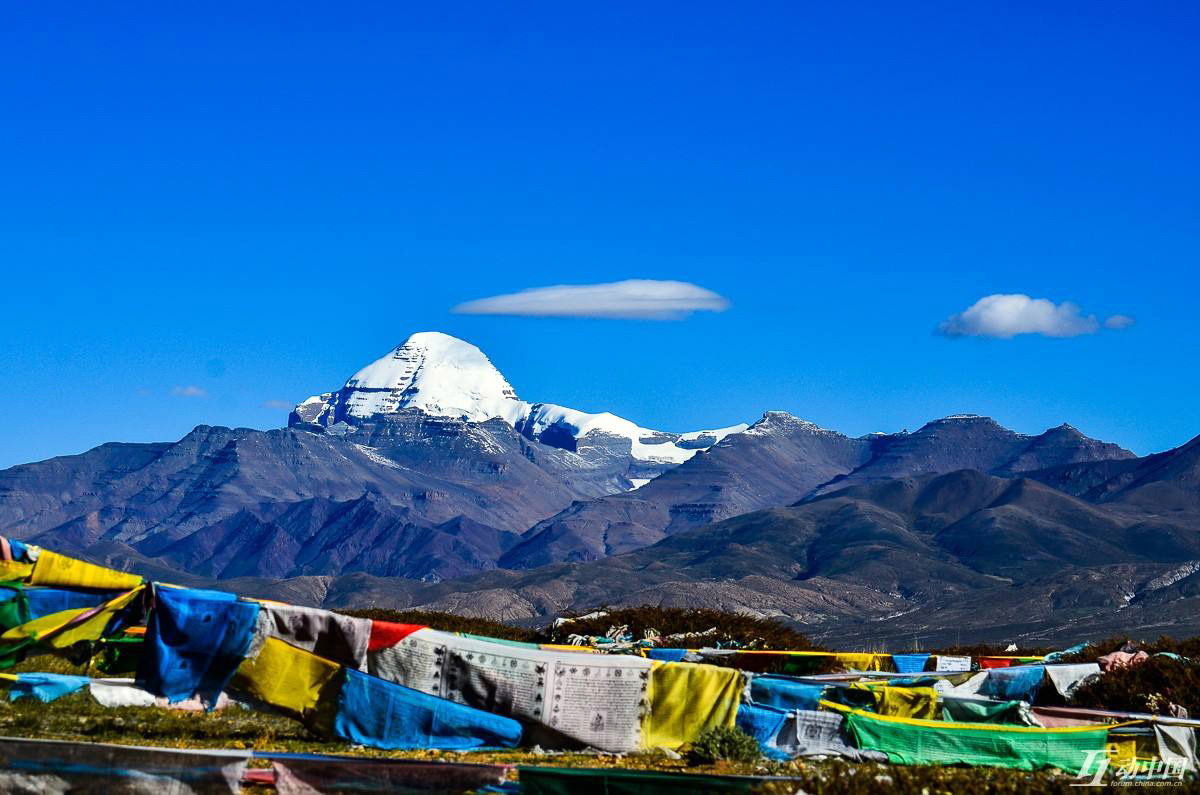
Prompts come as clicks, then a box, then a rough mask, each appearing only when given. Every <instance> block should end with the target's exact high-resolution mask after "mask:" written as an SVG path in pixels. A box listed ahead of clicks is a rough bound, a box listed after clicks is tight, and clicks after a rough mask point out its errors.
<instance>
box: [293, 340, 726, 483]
mask: <svg viewBox="0 0 1200 795" xmlns="http://www.w3.org/2000/svg"><path fill="white" fill-rule="evenodd" d="M405 409H419V410H421V411H422V412H424V413H426V414H429V415H432V416H437V417H453V418H455V419H462V420H465V421H467V422H476V423H477V422H484V421H486V420H489V419H492V418H496V417H498V418H500V419H502V420H504V421H505V422H507V423H508V424H509V425H512V426H513V427H514V428H516V429H518V430H519V431H520V432H521V433H522V434H524V435H525V436H527V437H529V438H531V439H543V440H549V439H552V438H559V439H561V438H563V437H564V436H569V437H571V438H573V439H574V440H580V439H583V438H584V437H587V436H589V435H595V437H594V438H597V437H598V438H603V437H605V436H608V437H616V438H617V439H622V440H628V441H629V445H630V455H631V456H632V457H633V458H635V459H637V460H640V461H645V462H648V463H654V464H682V463H683V462H684V461H687V460H688V459H689V458H691V457H692V456H694V455H695V454H696V453H697V452H699V451H700V450H703V449H707V448H708V447H710V446H712V445H713V444H716V443H717V442H720V441H721V440H723V439H725V438H726V437H728V436H730V435H732V434H736V433H741V432H743V431H745V430H746V429H747V427H748V426H747V425H745V424H740V425H733V426H730V427H727V428H718V429H715V430H704V431H691V432H689V433H684V434H675V433H665V432H663V431H656V430H652V429H650V428H643V427H641V426H639V425H637V424H635V423H633V422H630V421H629V420H627V419H624V418H623V417H618V416H617V415H615V414H612V413H610V412H607V411H606V412H600V413H598V414H590V413H588V412H584V411H578V410H577V409H571V408H567V407H566V406H559V405H556V404H554V403H533V404H530V403H526V402H525V401H523V400H521V399H520V398H518V397H517V393H516V390H514V389H513V387H512V385H511V384H509V383H508V381H507V380H505V378H504V376H503V375H501V374H500V371H499V370H497V369H496V367H495V366H494V365H493V364H492V363H491V361H489V360H488V358H487V356H485V355H484V353H483V351H481V350H479V348H477V347H475V346H474V345H472V344H470V343H469V342H464V341H463V340H460V339H457V338H455V337H452V336H450V335H448V334H442V333H441V332H437V331H423V332H419V333H417V334H413V335H412V336H411V337H409V338H408V339H407V340H405V341H404V343H403V344H402V345H399V346H397V347H396V348H395V349H393V350H392V351H391V352H390V353H388V354H387V355H386V356H383V357H381V358H379V359H377V360H375V361H374V362H372V363H371V364H369V365H367V366H366V367H364V368H362V369H361V370H359V371H358V372H357V373H355V374H354V375H352V376H350V378H349V380H347V381H346V384H345V386H343V387H342V388H341V389H339V390H338V391H337V392H325V393H322V394H320V395H313V396H312V397H310V398H308V399H306V400H305V401H303V402H302V403H300V404H299V405H297V406H296V408H295V410H294V411H293V412H292V421H293V422H301V423H316V424H319V425H325V426H332V425H334V424H336V423H338V422H350V423H351V424H353V422H354V421H355V420H365V419H369V418H371V417H375V416H380V415H387V414H395V413H397V412H400V411H403V410H405ZM548 443H553V442H548Z"/></svg>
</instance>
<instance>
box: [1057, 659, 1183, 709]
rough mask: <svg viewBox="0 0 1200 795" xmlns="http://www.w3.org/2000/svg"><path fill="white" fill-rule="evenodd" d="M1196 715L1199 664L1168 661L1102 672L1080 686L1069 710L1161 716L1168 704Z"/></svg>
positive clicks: (1073, 695)
mask: <svg viewBox="0 0 1200 795" xmlns="http://www.w3.org/2000/svg"><path fill="white" fill-rule="evenodd" d="M1171 703H1175V704H1179V705H1180V706H1182V707H1184V708H1186V709H1187V711H1188V714H1189V715H1197V714H1200V664H1198V663H1196V662H1184V661H1181V660H1174V659H1171V658H1170V657H1151V658H1150V659H1148V660H1146V661H1145V662H1141V663H1138V664H1136V665H1129V666H1124V667H1121V668H1116V669H1113V670H1111V671H1108V672H1106V673H1105V674H1103V675H1102V676H1099V677H1097V678H1096V679H1095V680H1094V681H1091V682H1088V683H1087V684H1084V685H1081V686H1080V687H1079V689H1078V690H1076V691H1075V692H1074V693H1073V694H1072V696H1071V704H1072V706H1077V707H1091V708H1094V709H1111V710H1118V711H1121V712H1153V713H1159V714H1165V713H1166V712H1167V706H1168V704H1171Z"/></svg>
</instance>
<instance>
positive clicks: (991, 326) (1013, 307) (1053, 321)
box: [938, 293, 1133, 339]
mask: <svg viewBox="0 0 1200 795" xmlns="http://www.w3.org/2000/svg"><path fill="white" fill-rule="evenodd" d="M1131 325H1133V318H1131V317H1129V316H1128V315H1113V316H1112V317H1110V318H1108V320H1106V321H1104V326H1105V327H1106V328H1110V329H1123V328H1128V327H1129V326H1131ZM1100 326H1101V324H1100V321H1098V320H1097V319H1096V316H1095V315H1085V314H1083V312H1082V311H1081V310H1080V308H1079V307H1078V306H1077V305H1076V304H1073V303H1071V302H1070V301H1063V302H1062V303H1061V304H1056V303H1054V302H1053V301H1051V300H1049V299H1047V298H1030V297H1029V296H1027V295H1022V294H1020V293H1015V294H1002V293H997V294H995V295H987V296H984V297H983V298H980V299H979V300H978V301H976V302H975V303H974V304H973V305H971V307H969V308H968V309H966V310H964V311H962V312H959V313H958V314H955V315H951V316H950V317H948V318H946V320H945V321H943V322H942V324H941V325H940V326H938V333H939V334H944V335H946V336H948V337H999V338H1001V339H1009V338H1011V337H1015V336H1017V335H1018V334H1041V335H1042V336H1045V337H1078V336H1080V335H1082V334H1095V333H1096V332H1097V331H1099V330H1100Z"/></svg>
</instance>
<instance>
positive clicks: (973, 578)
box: [333, 470, 1200, 642]
mask: <svg viewBox="0 0 1200 795" xmlns="http://www.w3.org/2000/svg"><path fill="white" fill-rule="evenodd" d="M1197 526H1200V514H1195V513H1193V514H1187V515H1183V514H1181V515H1178V516H1175V517H1173V518H1172V519H1170V520H1164V519H1162V518H1155V517H1151V516H1147V515H1144V514H1139V513H1136V512H1132V511H1130V510H1129V509H1128V508H1127V507H1126V506H1115V505H1108V504H1094V503H1090V502H1087V501H1084V500H1081V499H1078V498H1076V497H1072V496H1070V495H1067V494H1064V493H1062V492H1059V491H1056V490H1054V489H1052V488H1049V487H1047V486H1046V485H1044V484H1042V483H1039V482H1036V481H1034V480H1031V479H1027V478H1018V479H1009V478H999V477H995V476H989V475H985V474H983V473H980V472H977V471H973V470H961V471H958V472H952V473H948V474H944V475H925V476H921V477H916V478H900V479H894V480H889V481H881V482H877V483H870V484H865V485H861V486H855V487H851V488H848V489H845V490H843V491H839V492H837V493H834V494H829V495H825V496H821V497H818V498H815V499H810V500H805V501H803V502H801V503H799V504H797V505H794V506H791V507H787V508H771V509H767V510H762V511H754V512H751V513H747V514H743V515H741V516H737V517H735V518H732V519H728V520H726V521H723V522H718V523H715V524H711V525H707V526H704V527H699V528H695V529H691V530H687V531H683V532H680V533H678V534H675V535H673V536H670V537H668V538H665V539H663V540H661V541H659V542H658V543H656V544H654V545H653V546H650V547H646V548H643V549H639V550H635V551H631V552H626V553H624V554H619V555H614V556H611V557H608V558H605V559H602V560H596V561H591V562H587V563H582V564H575V565H562V564H552V565H547V566H542V567H539V568H535V569H531V570H528V571H507V572H506V571H499V570H498V571H494V572H489V573H486V574H481V575H476V576H473V577H471V578H467V579H464V580H461V581H458V582H447V583H441V584H439V585H436V586H417V587H406V588H405V589H404V591H403V595H402V596H397V597H396V598H401V599H403V600H404V602H405V603H406V604H410V605H414V606H417V605H424V606H428V607H437V608H439V609H454V610H458V611H461V612H466V613H471V614H476V615H492V616H493V617H498V616H500V615H503V616H504V617H506V618H508V619H510V620H512V619H531V618H534V617H537V616H546V615H552V614H554V613H558V612H561V611H566V610H583V609H589V608H593V607H595V606H596V605H602V604H608V605H614V606H616V605H632V604H643V603H650V604H664V605H678V604H701V603H702V604H705V605H719V606H721V607H723V608H726V609H735V610H749V611H753V612H757V613H760V614H764V615H782V616H785V617H789V618H792V619H794V620H796V621H798V622H801V623H804V624H805V625H806V627H805V629H806V631H809V632H813V633H814V634H816V635H818V636H824V637H836V638H839V639H841V640H842V641H843V642H844V641H846V640H847V639H853V638H862V639H871V640H876V641H878V640H880V639H886V638H894V639H896V640H897V641H902V642H911V640H912V638H913V637H914V636H921V637H925V638H929V639H930V640H931V642H953V641H954V639H955V638H958V639H963V638H981V639H989V638H991V639H1003V638H1009V639H1014V638H1018V637H1032V638H1043V639H1058V638H1067V639H1069V638H1071V637H1074V635H1075V634H1077V633H1079V632H1085V631H1103V629H1104V628H1108V629H1110V630H1111V629H1113V628H1118V627H1129V628H1133V627H1136V626H1138V623H1137V622H1151V621H1153V622H1154V623H1155V625H1156V629H1155V631H1156V632H1158V631H1162V628H1164V627H1178V628H1179V630H1178V631H1181V632H1182V631H1192V632H1194V631H1196V630H1198V629H1200V615H1197V614H1196V613H1195V612H1194V609H1193V610H1189V609H1186V608H1185V604H1184V602H1186V601H1187V600H1193V601H1194V600H1196V599H1200V591H1198V590H1197V587H1196V582H1197V577H1198V576H1200V533H1197V531H1196V527H1197ZM376 587H377V588H380V589H381V590H377V591H376V592H375V595H374V597H373V598H379V596H380V594H381V592H383V589H385V587H384V586H382V585H377V586H376ZM333 598H334V599H335V600H344V599H346V598H347V597H346V595H345V594H344V593H342V594H341V595H337V596H334V597H333ZM1188 603H1189V604H1190V602H1188ZM1159 619H1161V620H1159ZM1073 622H1079V628H1078V629H1077V628H1076V627H1075V626H1074V624H1073ZM1089 627H1090V629H1088V628H1089ZM935 639H936V640H935Z"/></svg>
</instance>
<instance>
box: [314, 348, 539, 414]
mask: <svg viewBox="0 0 1200 795" xmlns="http://www.w3.org/2000/svg"><path fill="white" fill-rule="evenodd" d="M403 409H420V410H421V411H423V412H425V413H426V414H430V415H433V416H437V417H455V418H458V419H465V420H468V421H470V422H483V421H484V420H488V419H491V418H492V417H500V418H502V419H504V420H505V421H506V422H509V423H516V422H517V421H518V420H519V419H520V418H521V417H523V416H524V415H525V412H526V411H527V410H528V405H527V404H526V403H524V402H523V401H521V400H520V399H519V398H518V397H517V393H516V391H514V390H513V388H512V385H511V384H509V383H508V381H506V380H505V379H504V376H503V375H501V374H500V371H499V370H497V369H496V368H495V366H493V365H492V363H491V362H490V361H489V360H488V358H487V356H485V355H484V353H483V351H481V350H479V349H478V348H476V347H475V346H474V345H472V344H471V343H469V342H464V341H463V340H460V339H458V338H456V337H451V336H450V335H449V334H442V333H440V332H437V331H422V332H419V333H417V334H413V335H412V336H411V337H409V338H408V339H407V340H405V341H404V343H403V344H401V345H398V346H397V347H396V348H394V349H393V350H392V351H391V352H389V353H388V354H387V355H386V356H382V357H380V358H379V359H376V360H375V361H374V362H371V363H370V364H368V365H367V366H366V367H364V368H362V369H361V370H359V371H358V372H357V373H355V374H354V375H352V376H350V378H349V380H347V381H346V385H345V386H343V387H342V388H341V389H340V390H338V391H337V392H331V393H326V394H322V395H314V396H313V397H310V398H308V399H307V400H305V401H304V402H303V403H301V404H300V405H298V406H297V407H296V410H295V412H294V414H295V416H296V417H297V418H298V419H300V420H301V421H303V422H315V423H318V424H322V425H332V424H334V423H336V422H341V421H346V420H353V419H367V418H369V417H374V416H376V415H386V414H394V413H396V412H398V411H401V410H403Z"/></svg>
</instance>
